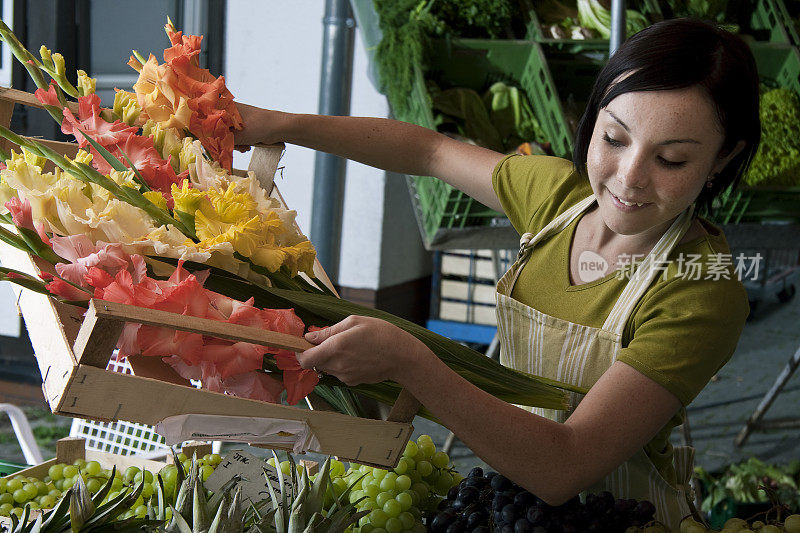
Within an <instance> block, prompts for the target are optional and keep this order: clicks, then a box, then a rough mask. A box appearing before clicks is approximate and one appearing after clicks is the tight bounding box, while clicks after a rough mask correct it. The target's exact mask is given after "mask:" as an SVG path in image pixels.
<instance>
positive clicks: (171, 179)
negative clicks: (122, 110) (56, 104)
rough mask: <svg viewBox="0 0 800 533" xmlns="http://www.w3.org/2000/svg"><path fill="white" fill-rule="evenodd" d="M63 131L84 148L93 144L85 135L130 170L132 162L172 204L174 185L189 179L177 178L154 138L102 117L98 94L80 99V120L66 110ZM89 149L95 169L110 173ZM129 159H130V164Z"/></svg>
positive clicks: (106, 165)
mask: <svg viewBox="0 0 800 533" xmlns="http://www.w3.org/2000/svg"><path fill="white" fill-rule="evenodd" d="M61 131H63V132H64V133H65V134H68V135H73V136H75V139H76V140H77V141H78V145H79V146H80V147H81V148H84V147H86V145H88V144H89V141H87V140H86V138H85V137H84V136H83V134H82V133H81V132H83V133H85V134H86V135H89V136H90V137H91V138H92V139H94V140H95V141H97V143H98V144H100V145H101V146H102V147H103V148H105V149H106V150H108V151H109V152H111V154H112V155H113V156H114V157H115V158H116V159H117V160H119V161H120V162H121V163H122V164H123V165H125V166H126V167H129V166H130V164H131V163H132V164H133V166H134V167H136V169H137V170H138V171H139V173H140V174H141V175H142V178H143V179H144V180H145V182H146V183H147V185H148V186H149V187H150V188H151V189H153V190H157V191H159V192H161V193H163V194H165V195H166V196H167V199H168V203H170V202H171V201H172V197H171V196H170V191H171V188H172V185H173V184H176V185H179V184H180V183H181V182H182V181H183V177H185V176H184V175H183V174H181V175H180V176H179V175H177V174H176V173H175V170H174V169H173V168H172V166H171V165H170V164H169V160H166V159H163V158H162V157H161V155H160V154H159V153H158V150H156V147H155V145H154V144H153V139H152V138H151V137H143V136H141V135H137V134H136V133H137V132H138V129H137V128H135V127H132V126H128V125H127V124H125V123H124V122H122V121H120V120H117V121H115V122H113V123H109V122H106V121H105V120H103V119H102V118H101V117H100V98H99V97H98V96H97V95H96V94H90V95H88V96H81V97H80V98H78V118H77V119H76V118H75V116H74V115H73V114H72V112H70V110H69V109H67V108H65V109H64V122H63V123H62V124H61ZM89 150H90V152H91V153H92V155H93V158H92V164H93V165H94V167H95V168H96V169H97V170H98V171H99V172H100V173H101V174H108V173H110V172H111V170H112V168H111V165H110V164H109V163H108V162H107V161H106V160H105V158H104V157H103V156H101V155H100V154H99V153H98V152H97V150H95V148H94V147H93V146H90V148H89ZM123 152H124V155H123ZM125 156H127V157H128V159H130V163H128V161H127V160H126V158H125Z"/></svg>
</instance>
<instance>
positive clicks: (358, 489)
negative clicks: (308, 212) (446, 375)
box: [326, 435, 463, 533]
mask: <svg viewBox="0 0 800 533" xmlns="http://www.w3.org/2000/svg"><path fill="white" fill-rule="evenodd" d="M331 479H332V485H331V487H332V488H331V493H330V494H328V495H326V498H330V501H333V500H334V499H335V498H337V497H339V496H340V495H341V494H343V493H344V492H345V490H346V489H347V487H350V486H352V489H351V492H350V493H349V496H348V497H349V501H350V502H351V503H353V504H355V506H356V510H357V511H368V512H369V513H368V514H366V515H365V516H363V517H361V518H360V519H359V521H358V523H357V524H356V525H354V526H353V527H352V528H351V529H350V530H349V531H351V533H401V532H407V533H412V532H413V533H423V532H424V531H426V529H425V526H424V525H423V523H422V518H423V517H424V516H425V515H426V514H427V513H428V512H429V511H430V510H431V509H434V508H435V507H436V505H437V504H438V503H439V501H441V499H442V497H443V496H445V495H446V494H447V492H448V491H449V490H450V488H451V487H452V486H454V485H457V484H458V483H459V482H460V481H461V479H463V477H462V476H461V475H460V474H458V472H456V470H455V468H454V467H453V465H452V464H451V462H450V457H449V456H448V455H447V454H446V453H444V452H442V451H437V450H436V446H435V445H434V443H433V440H432V439H431V437H430V436H429V435H421V436H420V437H419V438H418V439H417V440H416V441H413V440H412V441H409V442H408V443H407V444H406V448H405V451H404V452H403V455H402V457H401V458H400V460H399V461H398V463H397V466H396V467H395V468H394V469H391V470H385V469H382V468H374V467H371V466H366V465H357V464H352V465H350V468H349V469H347V470H345V468H344V465H343V464H342V463H339V462H338V461H334V462H333V463H332V464H331Z"/></svg>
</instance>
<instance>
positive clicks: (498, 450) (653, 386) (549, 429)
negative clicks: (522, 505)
mask: <svg viewBox="0 0 800 533" xmlns="http://www.w3.org/2000/svg"><path fill="white" fill-rule="evenodd" d="M307 338H308V340H309V341H311V342H313V343H318V346H316V347H314V348H311V349H309V350H307V351H306V352H304V353H300V354H298V360H299V361H300V364H301V366H303V367H304V368H311V367H316V368H317V369H319V370H322V371H324V372H327V373H330V374H332V375H334V376H336V377H338V378H339V379H341V380H342V381H343V382H344V383H346V384H349V385H354V384H358V383H374V382H378V381H383V380H387V379H391V380H393V381H396V382H397V383H399V384H400V385H402V386H403V387H405V388H407V389H408V390H409V392H411V393H412V394H413V395H414V396H415V397H416V398H417V399H418V400H419V401H420V402H421V403H422V404H423V405H425V407H427V408H428V410H430V411H431V413H433V415H434V416H436V418H437V419H438V420H439V421H441V422H442V424H444V425H445V426H446V427H448V428H449V429H450V430H451V431H453V433H455V434H456V435H457V436H458V437H459V439H461V440H462V442H464V444H466V445H467V446H468V447H469V448H470V449H471V450H472V451H473V452H475V454H476V455H477V456H478V457H480V458H481V459H483V460H484V461H485V462H486V463H487V464H489V465H491V466H492V468H494V469H496V470H497V471H498V472H500V473H502V474H503V475H505V476H506V477H508V478H509V479H511V480H513V481H514V482H516V483H518V484H519V485H521V486H523V487H525V488H526V489H528V490H529V491H531V492H532V493H534V494H536V495H537V496H539V497H540V498H542V499H543V500H544V501H546V502H547V503H549V504H551V505H559V504H561V503H563V502H565V501H567V500H568V499H570V498H571V497H573V496H574V495H576V494H577V493H579V492H580V491H581V490H583V489H585V488H587V487H588V486H590V485H592V484H593V483H595V482H596V481H598V480H600V479H602V478H603V477H605V476H606V475H607V474H609V473H610V472H611V471H612V470H614V469H615V468H616V467H617V466H618V465H620V464H621V463H623V462H624V461H625V460H627V459H628V458H629V457H630V456H632V455H633V454H634V453H635V452H636V451H637V450H639V449H641V448H642V447H644V445H645V444H647V443H648V442H649V441H650V440H651V439H652V438H653V436H654V435H655V434H656V433H657V432H658V431H659V430H660V429H661V428H662V427H663V426H664V425H665V424H666V423H667V422H668V421H669V419H670V418H671V417H672V416H673V415H674V414H675V413H676V412H677V411H678V409H679V408H680V401H679V400H678V398H677V397H676V396H675V395H674V394H672V393H671V392H669V391H668V390H666V389H665V388H664V387H662V386H661V385H659V384H658V383H656V382H655V381H653V380H652V379H650V378H648V377H647V376H645V375H644V374H642V373H640V372H639V371H637V370H635V369H634V368H632V367H631V366H628V365H627V364H625V363H622V362H616V363H614V364H613V365H612V366H611V368H610V369H609V370H608V371H606V372H605V374H603V376H602V377H601V378H600V380H598V382H597V383H596V384H595V385H594V387H592V388H591V390H590V391H589V393H588V394H587V395H586V397H585V398H584V399H583V401H582V402H581V403H580V405H579V406H578V408H577V409H576V410H575V412H574V413H573V414H572V416H570V417H569V419H568V420H567V421H566V423H564V424H560V423H558V422H554V421H551V420H548V419H546V418H544V417H540V416H537V415H534V414H531V413H529V412H527V411H524V410H522V409H519V408H518V407H516V406H514V405H511V404H508V403H506V402H504V401H502V400H499V399H498V398H495V397H494V396H492V395H491V394H488V393H486V392H484V391H483V390H481V389H479V388H477V387H475V386H474V385H472V384H471V383H469V382H468V381H467V380H466V379H464V378H462V377H461V376H459V375H458V374H456V373H455V372H453V371H452V370H450V368H449V367H447V365H445V364H444V363H443V362H442V361H441V360H440V359H439V358H438V357H436V356H435V355H434V354H433V353H432V352H431V351H430V350H429V349H428V347H427V346H425V345H424V344H423V343H422V342H421V341H419V340H418V339H416V338H415V337H414V336H413V335H411V334H409V333H406V332H404V331H403V330H401V329H399V328H397V327H395V326H393V325H391V324H389V323H387V322H384V321H382V320H378V319H372V318H365V317H355V316H353V317H349V318H347V319H345V320H344V321H342V322H340V323H338V324H335V325H334V326H331V327H330V328H327V329H325V330H322V331H319V332H316V333H315V334H309V335H308V336H307Z"/></svg>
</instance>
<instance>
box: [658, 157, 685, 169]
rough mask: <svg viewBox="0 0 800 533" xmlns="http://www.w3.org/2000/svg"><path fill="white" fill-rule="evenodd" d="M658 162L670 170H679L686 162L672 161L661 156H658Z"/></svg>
mask: <svg viewBox="0 0 800 533" xmlns="http://www.w3.org/2000/svg"><path fill="white" fill-rule="evenodd" d="M658 162H659V163H661V164H662V165H663V166H665V167H669V168H678V167H682V166H683V165H684V163H686V161H670V160H669V159H664V158H663V157H661V156H658Z"/></svg>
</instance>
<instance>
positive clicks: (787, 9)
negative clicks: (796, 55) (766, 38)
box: [773, 0, 800, 46]
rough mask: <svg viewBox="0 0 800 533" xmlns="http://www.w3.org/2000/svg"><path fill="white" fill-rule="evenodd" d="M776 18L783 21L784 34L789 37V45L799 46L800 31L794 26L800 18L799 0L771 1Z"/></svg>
mask: <svg viewBox="0 0 800 533" xmlns="http://www.w3.org/2000/svg"><path fill="white" fill-rule="evenodd" d="M773 2H775V9H776V11H777V14H778V18H779V19H780V20H782V21H783V26H784V28H786V34H787V35H788V37H789V44H791V45H792V46H800V29H798V27H797V25H796V24H795V20H797V19H798V17H800V1H799V0H785V1H784V0H773Z"/></svg>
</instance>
